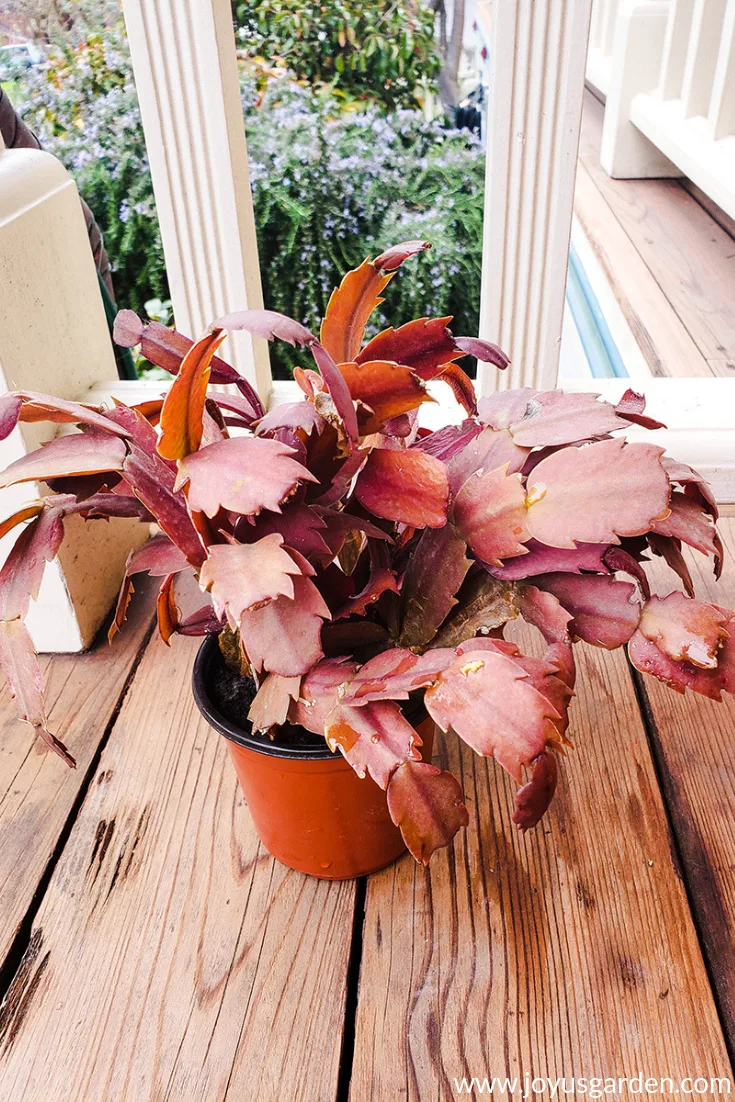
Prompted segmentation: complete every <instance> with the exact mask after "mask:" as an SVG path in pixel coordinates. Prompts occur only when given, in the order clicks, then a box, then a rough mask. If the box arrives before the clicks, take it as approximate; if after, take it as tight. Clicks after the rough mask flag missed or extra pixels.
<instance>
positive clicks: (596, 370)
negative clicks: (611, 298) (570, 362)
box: [567, 245, 628, 379]
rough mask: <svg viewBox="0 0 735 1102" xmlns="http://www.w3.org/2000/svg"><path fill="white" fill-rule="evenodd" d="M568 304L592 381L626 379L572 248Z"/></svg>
mask: <svg viewBox="0 0 735 1102" xmlns="http://www.w3.org/2000/svg"><path fill="white" fill-rule="evenodd" d="M567 302H568V303H569V309H570V310H571V313H572V318H573V319H574V324H575V325H576V327H577V332H578V333H579V339H580V341H581V342H582V347H583V348H584V352H585V355H586V357H587V362H588V363H589V365H590V371H591V373H592V377H593V379H627V378H628V372H627V371H626V370H625V364H624V363H623V361H622V359H621V357H620V353H619V352H618V347H617V345H616V344H615V341H614V340H613V337H612V333H611V332H610V328H609V326H608V324H607V322H606V320H605V316H604V314H603V313H602V310H601V309H600V304H599V302H598V301H597V297H596V295H595V292H594V291H593V290H592V287H591V285H590V281H589V279H588V278H587V273H586V272H585V270H584V268H583V267H582V265H581V263H580V260H579V256H578V255H577V250H576V249H575V248H574V245H572V246H571V247H570V249H569V274H568V277H567Z"/></svg>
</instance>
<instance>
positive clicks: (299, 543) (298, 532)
mask: <svg viewBox="0 0 735 1102" xmlns="http://www.w3.org/2000/svg"><path fill="white" fill-rule="evenodd" d="M326 530H327V522H326V520H324V519H323V518H322V517H321V516H320V515H319V513H318V512H317V510H316V509H313V508H312V507H311V506H310V505H304V504H303V502H293V503H292V502H287V503H286V504H285V505H284V506H283V511H282V512H281V513H271V512H261V513H259V514H258V515H257V516H256V517H255V518H253V519H252V520H247V521H244V522H241V523H240V524H238V526H237V529H236V533H237V538H238V539H239V540H242V542H243V543H255V542H256V541H257V540H259V539H262V538H263V536H267V535H269V534H270V533H271V532H278V533H280V535H282V536H283V542H284V543H286V544H287V545H288V546H289V547H293V548H294V550H295V551H300V552H301V554H302V555H304V556H305V558H307V559H309V558H312V557H314V558H323V557H324V556H327V557H328V558H330V559H331V558H332V557H333V556H332V554H331V552H330V548H329V546H328V545H327V542H326V540H325V538H324V535H325V533H326Z"/></svg>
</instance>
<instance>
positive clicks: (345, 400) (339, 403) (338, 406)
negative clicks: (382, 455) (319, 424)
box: [311, 341, 359, 454]
mask: <svg viewBox="0 0 735 1102" xmlns="http://www.w3.org/2000/svg"><path fill="white" fill-rule="evenodd" d="M311 354H312V356H313V357H314V362H315V363H316V365H317V367H318V368H319V372H320V374H321V377H322V379H323V380H324V382H325V384H326V388H327V391H328V394H329V397H330V398H331V399H332V402H333V403H334V410H335V413H336V415H337V417H338V418H339V420H340V422H341V424H342V426H343V428H344V432H345V434H346V436H347V439H348V441H350V442H351V443H356V442H357V439H358V437H359V429H358V425H357V413H356V412H355V406H354V403H353V401H352V395H351V394H350V390H349V387H348V386H347V382H346V380H345V378H344V376H343V375H342V372H341V371H340V369H339V368H338V367H337V364H336V362H335V360H334V359H333V358H332V356H331V355H330V353H329V352H328V351H327V349H326V348H324V347H323V346H322V345H321V344H320V343H319V341H314V343H313V344H312V345H311ZM324 398H325V395H323V394H318V393H317V394H315V395H314V404H315V406H316V408H317V410H318V411H319V412H320V413H321V415H322V416H323V417H325V418H326V419H327V420H329V417H328V409H327V407H326V403H325V402H324ZM345 454H348V451H347V450H346V451H345Z"/></svg>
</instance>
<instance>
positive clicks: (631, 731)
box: [351, 648, 730, 1102]
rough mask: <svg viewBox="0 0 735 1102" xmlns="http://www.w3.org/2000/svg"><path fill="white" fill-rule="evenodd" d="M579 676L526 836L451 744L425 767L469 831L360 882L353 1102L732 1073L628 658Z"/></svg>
mask: <svg viewBox="0 0 735 1102" xmlns="http://www.w3.org/2000/svg"><path fill="white" fill-rule="evenodd" d="M579 667H580V677H579V684H578V699H577V700H576V702H575V705H576V706H575V709H574V723H573V730H572V737H573V739H574V742H575V746H576V749H575V750H574V751H573V752H571V753H570V754H569V755H568V757H567V759H566V761H565V764H564V770H563V778H562V781H561V784H560V791H558V793H557V797H556V800H555V803H554V804H553V805H552V809H551V811H550V813H549V815H548V816H547V818H546V819H545V820H544V821H543V824H542V826H541V827H540V828H538V829H537V830H536V831H533V832H531V833H529V834H528V835H527V836H526V837H525V838H524V837H522V836H521V835H520V834H519V833H518V832H517V830H516V829H515V827H513V826H512V824H511V823H510V816H509V809H510V808H511V806H512V789H513V786H512V784H510V783H509V782H508V780H507V778H505V776H504V775H503V774H502V772H501V770H500V769H498V768H496V767H495V766H494V765H493V764H492V763H489V764H488V763H486V762H485V761H484V760H482V759H480V758H478V757H476V756H474V755H473V754H472V753H471V752H470V751H469V750H467V749H464V750H462V751H460V749H459V746H458V742H457V740H454V739H452V740H451V741H449V742H448V743H445V744H444V747H445V748H444V749H442V748H441V747H440V749H439V754H438V759H437V758H435V760H438V761H439V762H440V764H441V765H442V766H444V767H448V768H451V769H453V770H455V771H457V772H459V773H461V775H462V783H463V787H464V792H465V797H466V800H467V804H468V807H469V809H470V825H469V827H468V829H467V832H466V834H464V835H462V836H461V837H460V838H459V839H458V840H457V841H456V843H455V845H454V847H453V848H452V849H450V850H448V851H446V850H445V851H442V853H441V854H437V855H436V857H435V860H434V862H433V863H432V865H431V868H430V870H429V871H425V870H424V869H422V868H419V867H417V866H416V865H415V864H413V863H412V862H411V861H410V860H406V859H402V860H401V861H399V862H398V863H397V864H396V865H395V866H394V867H393V868H390V869H387V870H386V871H385V872H383V873H379V874H378V875H377V876H375V877H373V878H372V879H371V880H370V882H369V886H368V893H367V903H366V919H365V937H364V956H363V960H362V969H361V975H360V988H359V1004H358V1014H357V1028H356V1048H355V1059H354V1070H353V1077H352V1092H351V1099H352V1102H367V1100H369V1099H375V1100H381V1102H382V1100H383V1099H399V1098H402V1099H412V1100H414V1099H415V1100H419V1099H420V1100H421V1102H430V1100H434V1099H453V1098H455V1097H456V1096H457V1092H456V1090H455V1089H454V1085H453V1079H454V1077H462V1076H473V1075H476V1076H485V1075H489V1076H520V1077H523V1076H524V1075H526V1074H527V1073H528V1074H532V1075H533V1074H535V1075H538V1076H549V1077H551V1078H557V1077H563V1076H567V1077H570V1076H584V1075H586V1076H594V1075H600V1076H605V1075H609V1076H625V1075H633V1074H636V1073H637V1072H638V1071H639V1070H642V1071H643V1072H644V1075H645V1074H648V1075H656V1076H662V1075H672V1076H674V1077H680V1076H682V1077H683V1076H686V1075H697V1074H700V1073H701V1074H705V1075H718V1074H719V1075H729V1074H730V1072H729V1070H728V1069H729V1061H728V1057H727V1052H726V1050H725V1046H724V1042H723V1037H722V1033H721V1029H720V1025H719V1022H718V1019H717V1014H716V1011H715V1007H714V1003H713V999H712V994H711V990H710V987H709V983H708V980H707V975H706V972H705V968H704V965H703V961H702V957H701V953H700V948H699V944H698V941H697V937H696V934H695V930H694V926H693V923H692V919H691V916H690V913H689V910H688V906H687V900H686V896H685V892H684V888H683V885H682V883H681V881H680V879H679V874H678V870H677V867H676V863H675V860H674V859H673V858H672V853H671V850H670V844H669V835H668V831H667V822H666V816H665V813H664V809H663V805H662V801H661V796H660V793H659V790H658V787H657V783H656V778H655V774H654V769H653V765H652V761H651V757H650V754H649V749H648V745H647V742H646V737H645V732H644V730H643V725H642V722H641V718H640V714H639V711H638V707H637V703H636V699H635V694H634V691H633V686H632V682H631V678H630V675H629V672H628V668H627V664H626V660H625V657H624V656H623V654H622V653H620V652H618V653H617V654H607V653H604V652H599V651H594V650H593V649H592V648H586V649H581V650H580V654H579ZM628 1096H629V1095H628V1094H627V1093H623V1094H622V1095H620V1097H628ZM478 1097H479V1096H478ZM509 1097H510V1095H509ZM513 1097H514V1098H517V1097H520V1094H514V1095H513ZM630 1097H632V1095H630Z"/></svg>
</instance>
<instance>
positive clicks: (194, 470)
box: [176, 436, 316, 517]
mask: <svg viewBox="0 0 735 1102" xmlns="http://www.w3.org/2000/svg"><path fill="white" fill-rule="evenodd" d="M294 454H295V453H294V449H293V448H290V447H288V445H286V444H282V443H280V441H278V440H268V439H264V438H257V437H256V438H254V437H249V436H237V437H233V439H231V440H222V441H220V442H219V443H218V444H210V445H209V447H207V448H202V450H201V451H198V452H195V453H194V454H193V455H189V456H187V457H186V458H185V459H183V460H182V461H181V463H180V464H179V474H178V478H177V480H176V489H180V487H181V486H183V485H187V484H188V485H187V489H186V497H187V500H188V502H189V508H190V509H196V510H198V511H200V512H203V513H206V515H207V516H208V517H214V516H216V515H217V513H218V512H219V510H220V509H229V510H230V511H231V512H233V513H240V515H241V516H249V515H251V514H254V513H259V512H260V510H261V509H270V510H271V511H272V512H275V513H278V512H280V506H281V502H282V501H284V500H285V499H286V498H287V497H288V496H289V495H290V494H291V493H293V491H294V490H295V488H296V486H297V484H298V482H299V481H300V480H304V481H308V482H315V481H316V479H315V478H314V476H313V475H312V474H310V472H309V471H307V470H306V468H305V467H302V465H301V464H300V463H297V462H296V460H295V459H293V458H292V457H293V455H294Z"/></svg>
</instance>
